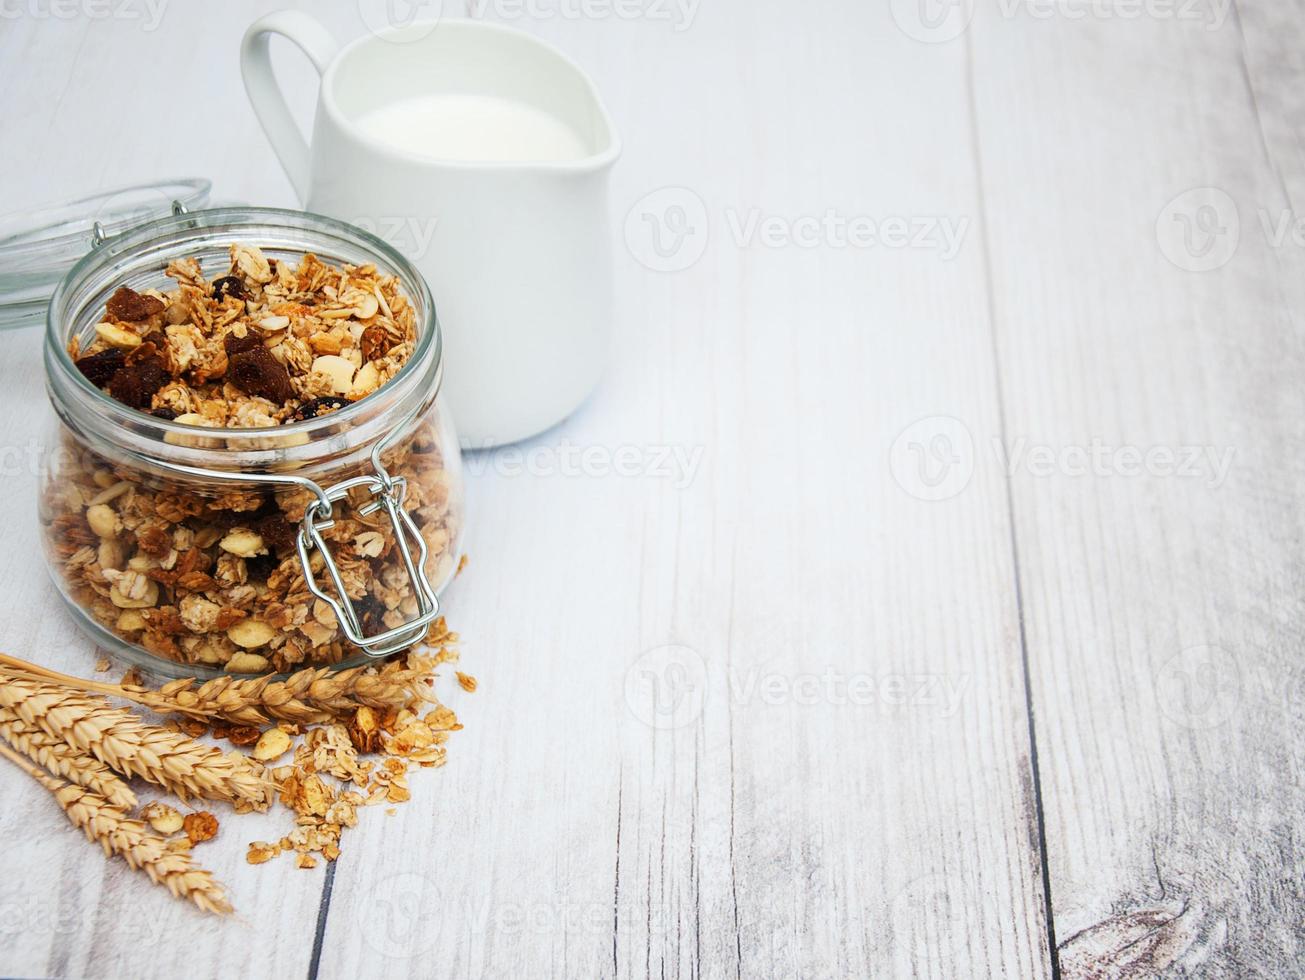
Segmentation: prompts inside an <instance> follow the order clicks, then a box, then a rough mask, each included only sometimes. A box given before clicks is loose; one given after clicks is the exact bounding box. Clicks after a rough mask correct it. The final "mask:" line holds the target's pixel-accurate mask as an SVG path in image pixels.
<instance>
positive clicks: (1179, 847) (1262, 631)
mask: <svg viewBox="0 0 1305 980" xmlns="http://www.w3.org/2000/svg"><path fill="white" fill-rule="evenodd" d="M1284 26H1285V25H1284ZM1295 31H1296V38H1295V39H1296V40H1297V41H1299V25H1298V24H1297V25H1296V27H1295ZM972 40H973V46H972V51H973V59H974V81H973V84H974V92H975V100H976V105H977V108H978V121H979V144H980V155H981V159H982V163H983V172H984V186H983V193H984V200H985V211H986V213H987V214H988V215H989V217H990V220H989V222H988V224H987V227H988V228H989V229H990V240H991V254H992V257H993V290H994V308H995V311H996V325H997V336H998V342H999V349H1000V358H1001V378H1002V388H1003V391H1004V393H1005V399H1004V401H1005V405H1006V429H1007V440H1008V444H1014V443H1015V442H1017V441H1018V440H1021V439H1022V440H1024V441H1025V442H1026V443H1027V444H1028V445H1029V446H1045V447H1049V448H1050V450H1051V451H1052V452H1053V453H1056V454H1062V453H1063V452H1064V451H1065V450H1066V449H1067V448H1073V447H1091V446H1092V445H1093V442H1094V440H1095V441H1097V442H1099V443H1100V444H1103V445H1105V446H1110V447H1132V448H1133V449H1135V450H1136V451H1137V454H1138V457H1141V459H1142V460H1145V458H1146V454H1147V453H1150V452H1152V451H1154V450H1156V449H1157V448H1159V449H1169V450H1173V451H1174V452H1176V453H1179V454H1180V455H1181V454H1182V452H1183V450H1184V447H1197V448H1198V449H1199V450H1200V451H1201V452H1202V456H1201V457H1200V459H1199V466H1198V468H1197V471H1196V472H1194V473H1192V474H1184V473H1183V472H1181V471H1177V470H1172V469H1170V468H1166V467H1165V466H1162V465H1160V463H1161V460H1162V459H1163V457H1162V456H1152V457H1151V465H1150V467H1149V470H1148V467H1147V465H1146V464H1145V462H1143V465H1142V466H1138V463H1137V457H1133V461H1132V462H1130V457H1128V456H1123V457H1118V458H1115V457H1112V461H1111V462H1108V463H1107V464H1106V465H1105V466H1104V468H1102V469H1100V470H1099V471H1097V472H1095V473H1088V474H1086V475H1079V474H1077V473H1076V472H1075V471H1074V470H1073V468H1072V467H1073V465H1074V462H1073V460H1072V458H1070V457H1064V456H1059V455H1058V457H1057V460H1056V462H1055V463H1053V464H1052V465H1051V466H1049V467H1041V466H1039V467H1034V466H1033V465H1032V463H1029V464H1027V465H1020V466H1018V467H1017V469H1016V471H1015V473H1014V476H1013V478H1012V494H1013V500H1014V513H1015V515H1016V532H1017V540H1018V542H1019V559H1020V579H1021V583H1022V586H1023V588H1022V591H1023V596H1024V617H1025V626H1026V631H1027V638H1028V657H1029V661H1030V672H1031V677H1032V682H1033V699H1034V704H1035V709H1036V710H1035V715H1036V722H1037V743H1038V748H1039V757H1040V762H1041V767H1040V768H1041V775H1042V792H1043V797H1044V800H1045V815H1046V826H1047V848H1048V857H1049V877H1050V885H1051V888H1050V892H1051V898H1052V902H1053V906H1054V909H1055V922H1054V925H1055V932H1056V938H1057V941H1058V943H1059V944H1060V966H1061V970H1062V975H1064V976H1066V977H1069V976H1074V977H1079V976H1082V977H1088V976H1153V975H1203V976H1206V975H1208V976H1272V975H1281V974H1282V973H1284V972H1285V973H1294V972H1295V968H1294V967H1293V966H1291V965H1290V964H1295V963H1298V962H1299V959H1300V949H1301V938H1302V934H1301V924H1300V917H1299V914H1298V911H1299V908H1300V900H1301V893H1300V881H1301V868H1302V862H1301V856H1300V852H1299V847H1298V846H1296V843H1295V841H1296V838H1297V836H1298V832H1299V822H1298V821H1299V817H1298V814H1299V813H1300V810H1301V804H1302V802H1303V800H1302V791H1301V784H1300V782H1299V780H1298V779H1296V778H1295V776H1294V774H1297V773H1299V771H1300V768H1301V765H1302V761H1303V759H1302V746H1301V742H1300V738H1299V720H1300V715H1299V694H1300V688H1299V678H1300V674H1299V666H1298V662H1299V657H1298V655H1297V649H1298V646H1299V640H1300V633H1301V602H1300V598H1299V589H1298V588H1297V586H1298V585H1299V583H1300V571H1299V561H1298V555H1299V549H1298V547H1297V545H1298V543H1299V541H1300V539H1301V534H1302V523H1301V518H1302V514H1301V508H1300V492H1299V487H1300V486H1301V478H1302V475H1305V474H1302V471H1301V462H1300V460H1301V456H1300V452H1299V450H1300V448H1301V432H1300V427H1299V425H1298V424H1297V421H1296V420H1298V419H1299V418H1300V411H1301V408H1302V404H1301V396H1300V388H1299V386H1298V385H1296V384H1295V383H1294V382H1293V381H1292V380H1291V379H1293V378H1295V377H1296V376H1298V374H1299V372H1300V370H1301V367H1302V345H1301V341H1300V334H1299V330H1298V329H1296V324H1295V322H1294V315H1293V304H1292V303H1291V302H1290V300H1289V297H1291V296H1293V295H1294V294H1296V290H1295V289H1293V287H1292V280H1296V281H1299V279H1300V271H1301V264H1300V263H1301V253H1300V252H1299V250H1296V249H1293V248H1291V247H1287V248H1274V247H1272V246H1271V245H1270V244H1269V243H1267V242H1266V240H1265V238H1264V236H1263V234H1262V231H1261V228H1260V223H1259V220H1258V213H1259V212H1261V211H1262V210H1263V211H1267V212H1269V213H1273V214H1277V213H1278V212H1279V211H1280V210H1281V209H1282V208H1284V207H1285V206H1286V205H1287V203H1288V202H1287V200H1286V198H1285V197H1284V193H1283V187H1282V183H1281V182H1280V181H1279V179H1278V175H1277V174H1275V167H1274V163H1275V161H1271V160H1270V159H1269V158H1267V157H1266V155H1265V146H1264V143H1263V141H1262V139H1261V134H1260V132H1259V129H1258V125H1257V117H1256V112H1255V100H1254V99H1253V93H1252V92H1251V90H1250V89H1249V88H1248V85H1247V71H1246V65H1245V64H1244V62H1243V60H1242V50H1243V45H1242V39H1241V36H1240V33H1239V30H1238V25H1237V22H1236V20H1235V19H1231V20H1229V21H1228V22H1226V23H1225V24H1223V26H1221V27H1212V26H1210V25H1209V24H1205V23H1200V22H1177V21H1165V20H1161V19H1155V18H1152V19H1147V18H1142V19H1139V20H1135V21H1128V22H1125V21H1122V20H1119V19H1114V20H1110V19H1100V20H1095V21H1094V20H1092V19H1088V20H1085V21H1082V22H1075V23H1069V22H1064V21H1061V22H1042V23H1037V22H1033V21H1031V20H1019V19H1015V20H999V19H998V18H996V17H980V18H978V19H976V24H975V28H974V31H973V37H972ZM1107 63H1108V64H1109V68H1110V70H1108V71H1102V70H1100V69H1101V67H1102V65H1103V64H1107ZM1030 78H1037V79H1038V83H1037V84H1036V85H1030V84H1028V80H1029V79H1030ZM1276 163H1277V164H1278V165H1279V166H1281V167H1282V168H1284V169H1283V171H1282V172H1283V174H1284V176H1285V175H1290V177H1291V179H1297V178H1298V177H1299V172H1298V168H1297V167H1296V161H1295V160H1292V159H1290V158H1289V157H1288V156H1283V155H1280V156H1279V157H1278V158H1276ZM1207 187H1209V188H1214V189H1215V191H1214V192H1213V193H1209V192H1199V191H1198V192H1197V193H1196V195H1195V196H1193V193H1192V192H1191V189H1192V188H1207ZM1175 200H1176V201H1177V203H1176V205H1175V204H1173V203H1171V202H1175ZM1203 208H1208V209H1209V210H1204V211H1203V210H1202V209H1203ZM1239 218H1240V235H1238V233H1237V228H1238V219H1239ZM1175 220H1177V222H1178V223H1179V225H1180V227H1179V231H1181V230H1182V228H1181V225H1182V222H1184V221H1186V222H1187V223H1188V225H1187V231H1188V232H1189V237H1187V238H1185V239H1184V238H1182V237H1177V238H1176V237H1174V235H1173V234H1171V233H1170V232H1169V230H1168V229H1169V227H1170V224H1171V223H1172V222H1174V221H1175ZM1158 227H1159V228H1160V237H1159V238H1158V237H1157V228H1158ZM1162 243H1163V244H1164V247H1162ZM1234 245H1235V251H1229V252H1228V254H1226V255H1225V252H1224V251H1221V250H1224V249H1231V248H1232V246H1234ZM1189 246H1190V248H1191V251H1188V248H1189ZM1223 257H1226V258H1227V261H1226V264H1222V265H1220V266H1218V267H1215V268H1211V269H1209V271H1190V270H1192V269H1193V268H1197V267H1201V266H1203V265H1204V264H1205V263H1206V261H1207V259H1208V260H1210V261H1217V260H1219V259H1220V258H1223ZM1207 451H1213V452H1214V453H1215V454H1216V456H1217V457H1218V458H1220V459H1224V460H1227V459H1229V458H1230V459H1231V467H1230V469H1229V470H1228V471H1227V473H1226V476H1223V477H1220V476H1219V473H1218V467H1217V465H1216V463H1215V462H1214V460H1212V459H1211V457H1210V456H1209V455H1208V453H1207ZM1226 454H1231V456H1230V457H1229V456H1228V455H1226ZM1134 470H1141V472H1134Z"/></svg>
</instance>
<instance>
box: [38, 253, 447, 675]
mask: <svg viewBox="0 0 1305 980" xmlns="http://www.w3.org/2000/svg"><path fill="white" fill-rule="evenodd" d="M166 271H167V275H168V276H169V277H170V278H172V279H173V280H174V281H175V282H176V283H177V288H176V289H175V290H170V291H166V292H165V291H159V290H147V291H145V292H143V293H136V292H134V291H132V290H131V289H129V288H127V287H122V288H120V289H118V290H117V292H115V293H114V294H113V296H111V297H110V298H109V300H108V302H107V304H106V309H105V315H104V318H103V320H102V321H101V322H100V323H98V324H97V325H96V327H95V339H94V341H92V342H91V343H90V344H89V345H87V346H86V347H85V348H84V349H81V348H80V347H79V345H78V344H77V342H76V341H74V342H73V343H72V344H71V345H70V347H69V353H70V354H71V355H72V356H73V359H74V361H75V363H76V364H77V366H78V368H79V369H80V370H81V371H82V373H83V374H84V375H85V376H86V377H87V378H88V379H89V380H90V381H91V382H92V383H93V384H95V385H96V386H97V387H99V388H101V389H102V390H104V391H105V392H107V393H108V394H109V395H110V396H111V397H113V398H114V399H116V400H117V401H119V402H122V403H124V404H126V405H129V406H131V407H132V408H135V409H138V410H139V411H142V412H147V413H149V414H152V415H155V416H158V417H160V418H164V419H168V420H171V421H175V422H178V423H181V424H187V425H194V426H199V427H206V428H210V429H215V428H216V429H221V428H266V427H271V426H277V425H283V424H289V423H293V422H297V421H303V420H307V419H310V418H314V417H316V416H318V415H322V414H326V413H330V412H334V411H338V410H340V409H342V408H344V407H345V406H347V405H349V404H350V403H352V402H354V401H357V400H358V399H360V398H365V397H366V396H367V395H369V394H371V393H372V392H374V391H376V390H377V389H378V388H380V387H381V386H383V385H384V384H386V382H388V381H389V380H390V379H391V378H393V377H394V375H395V374H396V373H397V372H398V371H399V370H400V369H401V368H402V366H403V365H404V363H405V362H406V361H407V360H408V358H409V356H410V355H411V353H412V350H413V347H414V343H415V340H416V336H417V323H416V311H415V310H414V308H413V304H412V303H411V301H410V300H409V299H408V298H407V297H406V296H405V295H404V293H403V292H402V291H401V290H400V284H399V281H398V279H397V278H396V277H394V276H386V275H381V274H380V273H379V272H378V271H377V269H376V268H375V267H374V266H371V265H363V266H350V265H343V266H338V267H337V266H333V265H330V264H327V263H324V262H322V261H321V260H319V259H318V258H317V257H316V256H314V255H311V254H308V255H304V256H303V257H302V259H301V260H300V261H299V262H298V264H297V265H292V264H291V263H290V262H288V261H277V260H275V259H269V258H267V257H265V256H264V255H263V254H262V252H260V251H259V250H258V249H257V248H254V247H252V246H249V245H243V244H238V245H232V246H231V262H230V270H229V271H228V272H227V273H226V274H225V275H221V276H219V277H217V278H216V279H214V280H213V281H209V280H207V279H206V278H205V277H204V275H203V273H202V271H201V269H200V265H199V263H198V262H197V261H196V260H194V259H181V260H178V261H174V262H172V263H171V264H170V265H169V266H168V268H167V270H166ZM65 442H66V445H65V448H66V449H68V450H69V451H68V452H65V453H63V454H61V457H62V462H61V465H60V467H59V468H58V471H57V472H56V473H54V474H52V478H51V479H50V480H49V481H48V483H47V485H46V486H45V487H44V489H43V493H42V508H41V519H42V522H43V523H44V524H45V525H46V533H45V541H46V546H47V548H48V549H49V550H50V552H51V557H52V559H53V564H54V566H55V568H56V569H57V570H58V571H59V573H60V574H61V577H62V579H63V582H62V585H63V588H64V591H65V593H66V594H67V595H68V597H69V598H70V599H71V600H72V601H73V602H74V603H75V604H76V605H77V606H79V607H80V608H82V609H83V610H85V611H86V612H87V613H88V614H89V615H90V616H91V617H92V618H93V619H94V620H95V621H96V622H98V623H99V624H100V625H102V626H104V627H105V628H107V629H108V630H110V631H111V632H113V633H115V634H116V635H117V636H118V637H120V638H122V639H123V640H126V641H127V642H129V643H132V644H135V645H138V646H140V647H143V648H144V649H146V650H148V651H149V652H151V653H154V654H156V655H158V656H161V657H164V658H167V659H170V660H174V661H178V662H181V663H190V664H203V665H206V666H210V667H217V668H223V669H225V670H227V671H230V672H233V673H260V672H265V671H268V670H277V671H285V670H289V669H293V668H295V667H296V666H317V665H322V664H333V663H338V662H340V661H341V660H343V659H345V658H346V657H348V656H351V655H352V654H354V653H356V649H355V648H353V647H352V645H350V644H349V643H348V641H347V639H346V638H345V637H344V635H343V633H342V632H341V631H340V628H339V624H338V622H337V621H336V617H335V615H334V613H333V611H332V610H331V608H330V606H329V605H327V604H326V603H324V602H322V601H320V600H317V599H315V598H314V597H313V596H312V594H311V593H310V592H309V590H308V587H307V585H306V583H305V581H304V575H303V569H302V567H301V565H300V562H299V558H298V555H297V552H296V550H295V535H296V533H297V528H298V522H299V521H300V520H301V519H302V517H303V514H304V509H305V507H306V506H307V504H308V503H309V501H310V500H311V499H313V498H312V494H311V492H310V491H307V490H303V489H297V488H295V489H275V490H274V489H271V488H269V489H265V490H264V489H240V488H238V487H236V488H232V487H226V486H221V485H210V486H208V487H206V488H203V489H202V490H198V491H197V490H195V489H193V488H192V489H187V488H186V487H183V486H181V485H178V484H176V483H169V482H167V481H164V480H160V479H158V478H157V477H151V476H147V475H146V474H144V473H142V472H140V471H139V470H137V469H135V468H133V467H132V466H129V465H126V464H125V463H123V462H122V461H120V460H117V459H111V458H108V457H106V456H104V455H100V454H98V453H95V452H92V451H90V450H89V449H87V448H86V447H85V446H84V445H82V444H80V443H78V442H77V441H76V440H75V439H74V438H73V437H71V436H70V435H67V434H66V435H65ZM384 463H385V465H386V467H387V469H388V471H389V472H390V473H391V474H392V475H394V476H402V477H404V478H405V479H406V481H407V488H406V496H405V498H404V503H403V506H404V510H405V511H406V512H407V513H408V514H409V516H410V517H411V518H412V520H413V521H414V523H415V524H416V525H417V528H418V531H419V533H420V534H421V535H422V537H423V539H424V540H425V542H426V544H427V547H428V549H429V554H428V560H427V566H426V568H427V572H428V574H429V575H430V577H431V580H432V581H433V582H434V583H436V584H438V583H440V582H442V581H444V580H445V579H446V578H447V577H448V576H449V575H450V574H451V573H452V571H453V563H454V560H455V558H456V554H455V551H456V548H455V543H456V538H457V534H458V531H459V529H460V521H461V515H460V512H459V502H458V500H457V494H456V492H455V480H456V475H455V474H454V473H451V472H450V470H449V468H448V466H446V458H445V454H444V447H443V445H442V442H441V435H440V431H439V422H438V420H437V419H435V417H434V415H431V416H429V417H427V418H426V419H425V420H423V421H421V422H420V423H418V424H417V425H416V426H415V428H414V431H413V432H412V434H411V435H410V436H407V437H406V438H404V439H401V440H400V441H398V443H397V444H396V445H395V446H394V447H393V448H392V449H389V450H387V452H386V453H385V455H384ZM351 475H354V473H353V472H352V471H345V472H338V473H334V474H330V477H331V479H332V480H338V479H342V478H344V477H345V476H351ZM364 498H365V493H364V494H360V495H359V499H358V500H356V501H354V500H351V501H346V502H345V503H343V504H342V505H341V506H339V507H337V513H336V514H335V515H333V516H334V517H335V518H336V519H335V522H334V525H333V526H332V527H330V529H329V530H324V531H323V537H324V538H325V539H326V540H327V541H328V542H329V544H330V547H331V551H332V554H333V555H334V558H335V561H336V564H337V566H338V567H339V569H340V572H341V576H342V578H343V581H344V584H345V590H346V593H347V595H348V597H349V599H350V600H352V601H353V603H354V606H355V608H356V609H357V610H358V611H359V614H360V617H361V619H362V625H363V629H364V632H365V633H366V634H368V635H374V634H376V633H380V632H383V631H385V630H387V629H392V628H394V627H397V626H399V625H402V624H403V623H404V622H406V621H408V620H410V619H411V618H413V616H414V615H415V614H416V612H417V599H416V596H415V594H414V592H413V589H412V585H411V583H410V581H409V579H408V576H407V574H406V570H405V569H404V566H403V562H402V560H401V558H400V556H399V552H398V549H397V544H396V540H395V533H394V529H393V527H392V526H391V524H390V522H389V520H388V519H387V517H386V515H385V513H384V511H383V510H381V511H377V512H372V513H369V514H363V513H360V512H359V509H358V508H357V507H356V506H353V504H355V503H360V502H361V501H362V499H364ZM318 557H320V556H318Z"/></svg>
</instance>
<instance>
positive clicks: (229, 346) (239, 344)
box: [222, 333, 263, 357]
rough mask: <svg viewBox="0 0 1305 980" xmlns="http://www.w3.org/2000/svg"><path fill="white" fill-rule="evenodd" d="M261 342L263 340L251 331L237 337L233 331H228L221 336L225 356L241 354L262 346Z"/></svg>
mask: <svg viewBox="0 0 1305 980" xmlns="http://www.w3.org/2000/svg"><path fill="white" fill-rule="evenodd" d="M262 344H263V342H262V341H261V340H259V339H258V338H257V337H255V336H254V335H253V334H252V333H246V334H245V335H244V336H243V337H237V336H236V335H235V334H234V333H229V334H227V335H226V336H225V337H223V338H222V346H223V347H224V348H225V349H226V352H227V357H231V356H232V355H234V354H243V353H244V352H245V351H247V350H253V349H254V348H255V347H260V346H262Z"/></svg>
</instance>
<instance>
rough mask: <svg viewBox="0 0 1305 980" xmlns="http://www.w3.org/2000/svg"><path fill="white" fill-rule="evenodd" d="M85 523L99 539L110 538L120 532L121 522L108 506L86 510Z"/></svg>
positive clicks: (103, 505)
mask: <svg viewBox="0 0 1305 980" xmlns="http://www.w3.org/2000/svg"><path fill="white" fill-rule="evenodd" d="M86 523H87V524H89V525H90V526H91V530H92V531H94V532H95V533H96V534H97V535H98V536H99V537H101V538H111V537H113V536H114V535H116V534H117V533H118V532H119V531H120V530H122V521H120V520H118V515H117V514H115V513H114V512H113V508H112V507H110V506H109V505H108V504H96V505H95V506H94V507H87V508H86Z"/></svg>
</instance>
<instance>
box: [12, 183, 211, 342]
mask: <svg viewBox="0 0 1305 980" xmlns="http://www.w3.org/2000/svg"><path fill="white" fill-rule="evenodd" d="M211 188H212V183H211V182H210V181H208V180H205V179H203V178H201V177H187V178H180V179H177V180H160V181H155V182H151V183H146V184H136V185H133V186H131V187H119V188H116V189H114V190H107V191H100V192H99V193H96V194H92V195H90V196H89V197H83V198H79V199H77V200H74V201H66V202H63V203H61V204H47V205H40V206H38V207H36V208H33V209H29V210H25V211H16V212H13V213H12V214H6V215H0V330H10V329H13V328H15V327H27V326H34V325H36V324H38V323H41V322H42V321H43V320H44V318H45V310H46V307H47V306H49V304H50V296H51V294H52V293H53V292H54V287H55V286H57V285H58V284H59V281H60V280H61V279H63V277H64V275H65V274H67V272H68V270H69V269H71V268H72V267H73V266H74V265H75V264H76V263H77V262H78V260H80V259H81V258H82V257H83V256H84V255H85V254H86V253H87V252H89V251H90V250H91V246H92V244H93V243H94V242H95V241H96V239H97V236H101V235H102V236H105V237H108V236H112V235H116V234H118V233H120V232H123V231H126V230H127V229H128V228H132V227H134V226H136V225H139V224H143V223H144V222H146V221H152V220H154V219H155V218H161V217H164V216H166V215H168V214H171V213H172V212H173V209H174V205H179V206H180V208H182V209H184V210H187V211H195V210H199V209H201V208H204V207H206V206H207V205H208V201H209V191H210V190H211Z"/></svg>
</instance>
